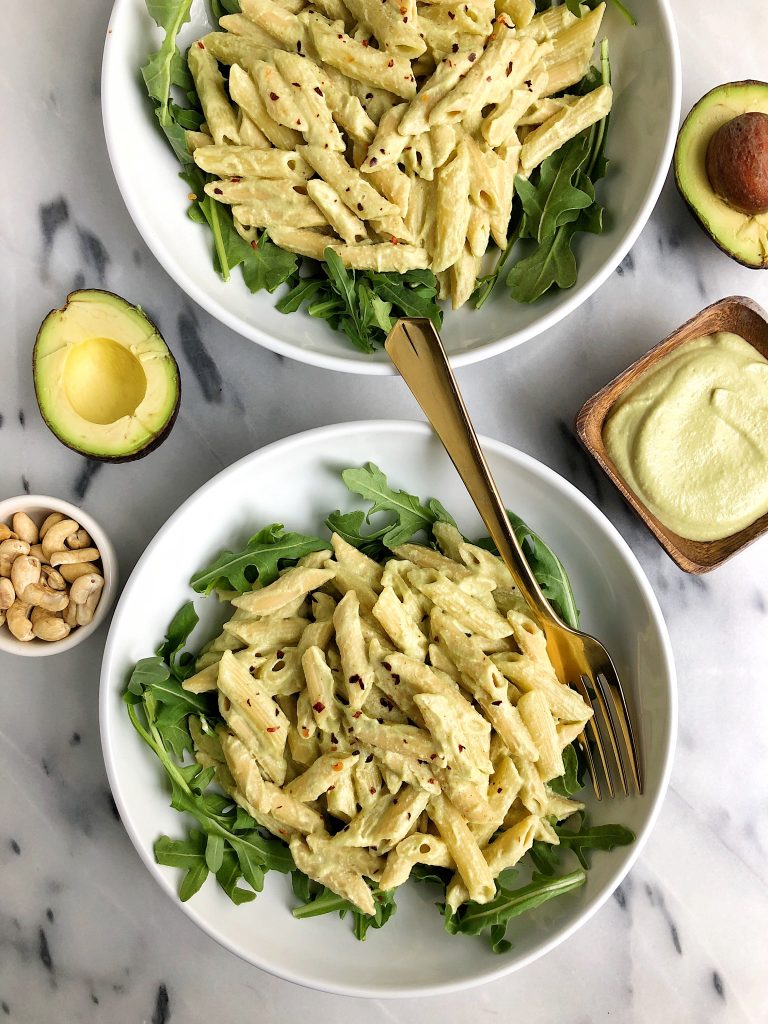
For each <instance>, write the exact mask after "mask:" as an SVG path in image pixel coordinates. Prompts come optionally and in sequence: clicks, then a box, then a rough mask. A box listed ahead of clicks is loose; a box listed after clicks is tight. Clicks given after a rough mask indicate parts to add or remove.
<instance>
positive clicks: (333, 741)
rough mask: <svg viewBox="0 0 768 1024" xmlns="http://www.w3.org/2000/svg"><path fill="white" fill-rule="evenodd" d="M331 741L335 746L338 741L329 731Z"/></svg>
mask: <svg viewBox="0 0 768 1024" xmlns="http://www.w3.org/2000/svg"><path fill="white" fill-rule="evenodd" d="M331 743H334V744H336V745H337V746H338V743H339V741H338V740H337V739H336V737H335V736H334V734H333V733H331Z"/></svg>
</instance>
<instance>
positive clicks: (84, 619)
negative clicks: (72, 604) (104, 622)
mask: <svg viewBox="0 0 768 1024" xmlns="http://www.w3.org/2000/svg"><path fill="white" fill-rule="evenodd" d="M100 597H101V587H99V589H98V590H94V591H92V592H91V593H90V594H89V595H88V597H87V598H86V601H85V604H79V605H78V606H77V624H78V626H87V625H88V624H89V623H90V622H91V621H92V620H93V613H94V612H95V611H96V605H97V604H98V603H99V598H100Z"/></svg>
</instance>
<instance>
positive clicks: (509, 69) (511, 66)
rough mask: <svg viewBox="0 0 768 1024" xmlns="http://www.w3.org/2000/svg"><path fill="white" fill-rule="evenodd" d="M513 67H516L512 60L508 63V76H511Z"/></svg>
mask: <svg viewBox="0 0 768 1024" xmlns="http://www.w3.org/2000/svg"><path fill="white" fill-rule="evenodd" d="M513 67H514V65H513V63H512V61H510V62H509V64H507V78H509V76H510V75H511V74H512V68H513Z"/></svg>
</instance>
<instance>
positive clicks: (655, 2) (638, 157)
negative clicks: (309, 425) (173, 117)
mask: <svg viewBox="0 0 768 1024" xmlns="http://www.w3.org/2000/svg"><path fill="white" fill-rule="evenodd" d="M635 6H636V8H637V14H638V16H639V24H638V26H637V28H632V26H631V25H630V24H629V23H628V22H627V21H626V19H625V18H624V17H623V16H622V15H621V14H620V13H619V12H618V11H616V9H615V8H614V7H613V6H612V5H611V4H610V3H609V5H608V11H607V13H606V16H605V21H604V34H605V35H607V36H608V38H609V40H610V44H611V54H612V67H613V72H614V89H615V102H614V109H613V113H612V115H611V129H610V135H609V139H608V156H609V158H610V161H611V171H612V173H611V174H610V176H609V178H608V179H607V180H606V181H605V182H604V183H602V185H601V188H600V189H599V192H600V196H601V200H602V201H603V202H604V203H605V205H606V207H607V210H608V217H607V218H606V219H607V220H610V226H609V228H608V230H607V231H606V232H605V234H603V235H580V236H578V238H577V241H576V250H577V255H578V260H579V279H578V281H577V283H576V285H575V286H574V287H573V288H571V289H570V290H569V291H564V292H558V293H556V294H553V295H552V294H550V295H548V296H545V297H544V298H543V299H542V300H541V301H539V302H536V303H534V304H533V305H520V304H518V303H515V302H513V301H512V299H511V298H510V297H509V296H508V295H507V294H506V293H504V287H503V285H500V286H499V287H498V288H497V292H498V294H496V295H494V297H493V298H492V299H491V300H490V301H489V302H487V303H486V305H485V306H483V308H482V309H480V310H472V309H469V308H465V309H463V310H460V311H458V312H457V313H453V312H451V311H450V310H447V311H446V316H445V325H444V329H443V340H444V342H445V346H446V349H447V350H448V354H449V355H450V357H451V363H452V364H453V366H454V367H460V366H467V365H469V364H470V363H474V362H477V361H478V360H480V359H487V358H488V357H489V356H492V355H496V354H497V353H499V352H504V351H505V350H506V349H509V348H512V347H513V346H514V345H519V344H520V343H521V342H523V341H526V340H528V339H529V338H533V337H535V336H536V335H537V334H540V333H541V332H542V331H545V330H547V329H548V328H549V327H552V326H553V325H554V324H556V323H558V321H560V320H562V319H563V317H565V316H567V315H568V314H569V313H570V312H572V311H573V310H574V309H576V308H577V307H578V306H580V305H581V303H582V302H584V301H585V300H586V299H588V298H589V296H590V295H591V294H592V293H593V292H594V291H595V290H596V289H597V288H598V287H599V286H600V285H601V284H602V283H603V281H605V280H606V278H608V277H609V276H610V274H612V273H613V271H614V270H615V269H616V267H617V266H618V265H619V263H620V262H621V261H622V259H623V258H624V256H625V255H626V254H627V253H628V252H629V250H630V248H631V247H632V245H633V244H634V242H635V240H636V239H637V237H638V235H639V234H640V231H641V230H642V228H643V227H644V225H645V223H646V221H647V220H648V218H649V217H650V215H651V211H652V210H653V207H654V205H655V203H656V200H657V198H658V196H659V192H660V191H661V186H662V184H663V183H664V178H665V176H666V173H667V168H668V166H669V162H670V160H671V158H672V151H673V148H674V142H675V136H676V132H677V128H678V122H679V115H680V57H679V52H678V45H677V37H676V34H675V28H674V22H673V19H672V15H671V12H670V9H669V3H668V0H645V2H644V3H638V4H636V5H635ZM208 28H210V24H209V23H208V22H207V20H206V8H205V5H204V4H203V2H202V0H194V3H193V5H192V23H191V25H187V26H185V27H184V29H183V31H182V33H181V35H180V41H181V43H182V45H188V44H189V43H190V42H191V41H192V40H193V39H195V38H198V37H199V36H200V35H202V34H203V33H204V32H205V31H207V30H208ZM160 39H161V33H160V30H159V29H157V27H156V26H155V24H154V22H153V21H152V19H151V18H150V17H149V15H148V14H147V10H146V5H145V2H144V0H117V2H116V3H115V6H114V9H113V12H112V18H111V20H110V23H109V29H108V32H107V39H106V45H105V48H104V64H103V71H102V89H101V96H102V112H103V117H104V130H105V133H106V138H107V147H108V149H109V155H110V159H111V161H112V168H113V170H114V172H115V177H116V178H117V184H118V186H119V188H120V191H121V193H122V195H123V199H124V200H125V204H126V206H127V207H128V211H129V213H130V215H131V217H132V218H133V220H134V223H135V224H136V227H137V228H138V230H139V232H140V233H141V235H142V236H143V238H144V241H145V242H146V243H147V245H148V246H149V248H150V249H151V250H152V252H153V253H154V255H155V257H156V258H157V259H158V261H159V262H160V263H161V264H162V266H163V267H164V268H165V269H166V270H167V271H168V273H169V274H170V275H171V277H172V278H173V279H174V281H176V283H177V284H178V285H179V286H180V287H181V288H182V289H183V290H184V291H185V292H186V293H187V295H189V296H190V297H191V298H192V299H194V300H195V302H197V303H199V305H201V306H202V307H203V308H204V309H206V310H207V311H208V312H209V313H210V314H211V315H212V316H214V317H216V318H217V319H218V320H220V321H221V322H222V323H224V324H226V325H227V327H231V328H232V330H234V331H237V332H238V333H239V334H242V335H243V336H244V337H246V338H250V339H251V340H252V341H255V342H258V343H259V344H260V345H264V346H265V347H266V348H269V349H272V350H273V351H274V352H279V353H280V354H281V355H285V356H290V357H291V358H293V359H298V360H300V361H302V362H305V363H312V364H313V365H315V366H323V367H327V368H329V369H335V370H346V371H348V372H351V373H374V374H391V373H394V368H393V367H392V364H391V363H390V361H389V359H388V357H387V356H386V353H385V352H384V351H383V350H382V351H379V352H377V353H375V354H373V355H367V354H365V353H363V352H358V351H357V350H356V349H354V348H353V346H352V345H351V343H350V342H349V341H348V340H347V339H346V337H345V336H344V335H342V334H339V333H337V332H335V331H332V330H331V329H330V327H328V325H327V324H326V323H325V322H324V321H320V320H314V319H312V318H311V317H310V316H309V315H307V314H306V313H303V312H302V313H292V314H290V315H287V316H286V315H284V314H282V313H278V312H277V310H276V309H275V308H274V304H275V300H276V296H274V295H268V294H266V293H264V292H261V293H258V294H256V295H253V294H251V292H249V291H248V289H247V288H246V286H245V284H244V283H243V281H242V278H241V274H240V271H239V270H236V271H234V272H233V274H232V277H231V279H230V281H229V282H227V283H225V282H223V281H222V280H221V279H220V278H219V277H218V275H217V274H216V273H215V272H214V270H213V266H212V264H211V251H210V250H211V239H210V232H209V231H208V230H207V229H204V228H203V227H201V226H200V225H199V224H194V223H193V222H192V221H190V220H189V218H188V217H187V215H186V210H187V205H188V203H187V201H186V193H187V191H188V186H186V185H185V184H184V183H183V182H182V181H181V180H180V179H179V177H178V171H179V166H178V163H177V161H176V158H175V157H174V155H173V153H172V152H171V149H170V146H169V145H168V143H167V142H166V140H165V137H164V136H163V135H162V133H161V131H160V129H159V128H158V125H157V121H156V118H155V117H154V116H153V114H152V108H151V104H150V101H149V99H148V97H147V96H146V92H145V90H144V87H143V83H142V81H141V76H140V75H139V72H138V69H139V67H140V66H141V65H142V64H143V63H145V61H146V58H147V54H148V53H150V52H151V51H152V50H153V49H156V48H157V46H158V44H159V40H160ZM502 293H504V294H502Z"/></svg>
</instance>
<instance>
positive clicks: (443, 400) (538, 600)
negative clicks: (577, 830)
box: [385, 317, 643, 800]
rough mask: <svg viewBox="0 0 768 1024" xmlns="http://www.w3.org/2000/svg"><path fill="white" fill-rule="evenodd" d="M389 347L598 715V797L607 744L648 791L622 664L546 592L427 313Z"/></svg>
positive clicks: (561, 664) (566, 671)
mask: <svg viewBox="0 0 768 1024" xmlns="http://www.w3.org/2000/svg"><path fill="white" fill-rule="evenodd" d="M385 348H386V350H387V352H388V353H389V356H390V358H391V359H392V362H393V363H394V364H395V366H396V367H397V369H398V370H399V371H400V375H401V376H402V378H403V380H404V381H405V383H406V384H407V385H408V387H409V388H410V389H411V391H412V393H413V396H414V398H415V399H416V401H417V402H418V403H419V405H420V406H421V408H422V410H423V411H424V414H425V415H426V417H427V419H428V420H429V422H430V423H431V424H432V426H433V428H434V430H435V432H436V434H437V436H438V437H439V438H440V440H441V441H442V443H443V445H444V447H445V450H446V451H447V452H448V454H449V455H450V457H451V461H452V462H453V464H454V466H455V467H456V469H457V470H458V473H459V476H460V477H461V479H462V480H463V482H464V485H465V486H466V488H467V490H468V491H469V494H470V497H471V498H472V500H473V501H474V503H475V505H476V506H477V509H478V511H479V513H480V515H481V516H482V518H483V522H484V523H485V525H486V527H487V529H488V532H489V534H490V535H491V538H492V540H493V542H494V544H495V545H496V548H497V550H498V552H499V554H500V555H501V557H502V559H503V560H504V562H505V564H506V565H507V568H508V569H509V571H510V572H511V573H512V575H513V577H514V579H515V582H516V584H517V586H518V588H519V589H520V593H521V595H522V596H523V597H524V598H525V600H526V601H527V602H528V604H529V605H530V606H531V607H532V608H533V609H534V611H535V614H536V617H537V619H538V621H539V624H540V625H541V628H542V629H543V630H544V634H545V636H546V640H547V652H548V654H549V656H550V658H551V660H552V664H553V666H554V669H555V672H556V674H557V677H558V679H559V680H560V681H561V682H562V683H565V684H567V685H571V686H573V687H574V688H575V689H576V690H577V691H578V692H579V693H580V694H581V696H582V697H583V698H584V700H585V701H586V702H587V703H588V704H589V706H590V707H591V708H592V710H593V712H594V715H593V716H592V718H591V719H590V721H589V724H588V726H587V730H586V731H587V733H588V736H587V735H585V733H582V734H581V736H580V737H579V739H578V742H579V746H580V749H581V750H582V752H583V754H584V758H585V760H586V763H587V768H588V771H589V774H590V777H591V779H592V785H593V787H594V790H595V796H596V797H597V799H598V800H600V799H602V788H601V784H600V780H599V777H598V776H599V772H598V764H599V766H600V769H601V770H602V775H603V778H604V780H605V786H606V789H607V792H608V795H609V796H614V794H615V788H614V781H613V773H612V771H611V767H610V765H609V760H610V759H609V756H608V750H607V748H610V752H611V754H612V760H613V763H614V764H615V766H616V769H617V770H618V775H619V780H620V782H621V787H622V789H623V791H624V794H625V795H627V794H628V792H629V786H628V781H627V768H628V769H629V772H630V773H631V776H632V781H633V783H634V786H635V788H636V789H637V792H638V793H642V791H643V779H642V772H641V768H640V757H639V748H638V744H637V741H636V740H635V734H634V731H633V728H632V721H631V719H630V716H629V711H628V709H627V702H626V700H625V698H624V692H623V690H622V687H621V682H620V680H619V676H618V673H617V672H616V668H615V667H614V664H613V662H612V661H611V657H610V655H609V654H608V652H607V651H606V649H605V648H604V647H603V645H602V644H601V643H600V642H599V641H598V640H595V638H594V637H592V636H589V635H588V634H586V633H582V632H580V631H579V630H577V629H571V628H570V626H567V625H566V624H565V623H564V622H563V621H562V619H561V618H560V617H559V616H558V615H556V614H555V612H554V611H553V610H552V608H551V606H550V604H549V602H548V601H547V599H546V598H545V597H544V594H543V593H542V592H541V588H540V587H539V584H538V583H537V582H536V579H535V577H534V575H533V573H532V572H531V569H530V567H529V565H528V562H527V561H526V559H525V555H524V554H523V551H522V549H521V547H520V544H519V543H518V541H517V538H516V537H515V534H514V531H513V529H512V527H511V525H510V522H509V519H508V518H507V514H506V511H505V509H504V503H503V502H502V500H501V495H500V494H499V491H498V488H497V486H496V483H495V482H494V479H493V477H492V476H491V471H490V469H489V468H488V463H487V462H486V460H485V456H484V455H483V452H482V449H481V448H480V444H479V442H478V440H477V434H476V433H475V429H474V427H473V426H472V422H471V420H470V418H469V414H468V413H467V409H466V406H465V405H464V400H463V399H462V397H461V392H460V391H459V387H458V384H457V383H456V378H455V377H454V375H453V371H452V370H451V367H450V365H449V363H448V359H447V357H446V355H445V351H444V349H443V346H442V344H441V342H440V337H439V335H438V333H437V331H436V330H435V327H434V325H433V324H432V322H431V321H430V320H427V319H426V318H421V317H418V318H417V317H407V318H404V319H402V320H398V322H397V323H396V324H395V326H394V327H393V328H392V330H391V331H390V333H389V337H388V338H387V341H386V345H385ZM593 751H594V753H593Z"/></svg>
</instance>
